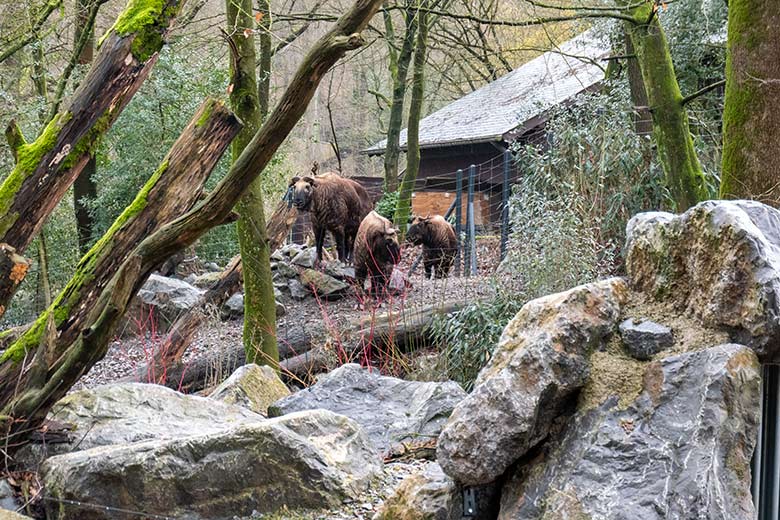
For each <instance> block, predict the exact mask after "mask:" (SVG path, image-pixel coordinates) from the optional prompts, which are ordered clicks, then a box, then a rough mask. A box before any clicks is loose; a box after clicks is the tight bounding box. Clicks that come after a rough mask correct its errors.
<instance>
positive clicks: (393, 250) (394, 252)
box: [375, 226, 401, 264]
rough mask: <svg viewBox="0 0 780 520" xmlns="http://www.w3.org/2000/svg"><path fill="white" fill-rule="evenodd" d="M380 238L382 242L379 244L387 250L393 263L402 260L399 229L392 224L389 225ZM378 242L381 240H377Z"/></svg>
mask: <svg viewBox="0 0 780 520" xmlns="http://www.w3.org/2000/svg"><path fill="white" fill-rule="evenodd" d="M380 238H381V242H380V243H379V244H378V245H379V247H381V248H383V249H384V250H385V251H387V255H388V259H389V260H391V261H392V262H393V264H397V263H398V262H400V261H401V245H400V244H399V243H398V230H397V229H395V228H394V227H392V226H387V227H385V229H384V234H383V235H381V237H380ZM377 242H379V240H377ZM375 244H376V243H375ZM375 247H376V246H375Z"/></svg>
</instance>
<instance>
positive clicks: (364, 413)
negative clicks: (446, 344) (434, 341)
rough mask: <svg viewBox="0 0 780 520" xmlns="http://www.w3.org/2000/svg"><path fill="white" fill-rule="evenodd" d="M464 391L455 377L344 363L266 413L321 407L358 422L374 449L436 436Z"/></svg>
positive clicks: (382, 448) (282, 412)
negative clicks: (397, 373) (405, 375)
mask: <svg viewBox="0 0 780 520" xmlns="http://www.w3.org/2000/svg"><path fill="white" fill-rule="evenodd" d="M464 397H466V392H464V391H463V389H462V388H461V387H460V386H459V385H458V384H457V383H455V382H453V381H448V382H446V383H424V382H417V381H404V380H403V379H397V378H395V377H386V376H382V375H380V374H379V371H377V370H376V369H374V370H368V369H364V368H362V367H361V366H360V365H356V364H347V365H343V366H341V367H339V368H337V369H336V370H334V371H332V372H330V373H328V374H325V375H322V376H320V377H319V378H318V379H317V382H316V383H315V384H314V385H312V386H310V387H308V388H306V389H304V390H301V391H299V392H296V393H294V394H292V395H290V396H289V397H285V398H284V399H281V400H280V401H277V402H276V403H274V405H273V406H271V407H270V408H269V410H268V413H269V415H272V416H273V415H280V414H287V413H291V412H298V411H300V410H312V409H316V408H323V409H325V410H330V411H333V412H336V413H340V414H343V415H346V416H347V417H350V418H352V419H354V420H355V421H357V422H358V423H360V425H361V426H363V428H364V429H365V431H366V433H367V434H368V436H369V438H370V439H371V441H372V442H373V443H374V445H375V446H376V448H377V449H378V450H381V451H382V452H385V451H387V450H388V449H389V448H390V447H391V446H392V445H394V444H396V443H399V442H402V441H406V440H410V439H415V438H418V437H420V436H423V437H435V436H436V435H438V434H439V432H440V431H441V428H442V426H443V425H444V422H445V421H446V420H447V417H449V415H450V413H451V412H452V409H453V408H454V407H455V405H456V404H457V403H458V402H460V401H461V400H462V399H463V398H464Z"/></svg>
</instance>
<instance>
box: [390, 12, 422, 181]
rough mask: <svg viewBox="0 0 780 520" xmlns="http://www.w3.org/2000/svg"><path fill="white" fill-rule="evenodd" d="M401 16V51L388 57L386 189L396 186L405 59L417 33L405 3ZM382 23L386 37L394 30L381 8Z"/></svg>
mask: <svg viewBox="0 0 780 520" xmlns="http://www.w3.org/2000/svg"><path fill="white" fill-rule="evenodd" d="M404 16H405V18H404V19H405V22H406V27H405V32H404V41H403V44H402V45H401V52H400V53H398V55H397V58H396V59H391V63H390V76H391V77H392V78H393V98H392V100H391V102H390V117H389V119H388V123H387V144H386V145H385V190H386V191H388V192H392V191H396V190H398V157H399V156H400V154H401V150H400V136H401V125H402V124H403V117H404V99H406V78H407V76H408V73H409V63H410V62H411V61H412V51H413V50H414V39H415V35H416V33H417V12H416V11H415V10H414V9H412V8H411V6H409V5H408V4H407V7H406V11H405V14H404ZM385 27H386V28H388V31H387V32H388V33H389V34H388V35H387V37H388V38H390V37H392V35H393V34H394V32H393V31H392V19H391V18H390V13H389V12H385ZM393 45H394V44H393ZM391 47H392V45H391ZM390 55H391V57H392V56H395V53H394V52H391V53H390Z"/></svg>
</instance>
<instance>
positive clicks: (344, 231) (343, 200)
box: [290, 172, 372, 262]
mask: <svg viewBox="0 0 780 520" xmlns="http://www.w3.org/2000/svg"><path fill="white" fill-rule="evenodd" d="M290 186H291V187H292V190H293V193H292V201H293V204H294V205H295V207H296V208H298V210H299V211H308V212H310V213H311V223H312V227H313V228H314V241H315V244H316V246H317V260H322V246H323V244H324V242H325V233H326V232H327V231H330V232H331V233H333V238H334V239H335V241H336V249H337V251H338V255H339V259H340V260H341V261H343V262H346V261H348V259H349V258H350V257H351V256H352V248H353V245H354V242H355V235H356V234H357V230H358V227H360V222H361V221H362V220H363V217H365V216H366V215H367V214H368V212H369V211H371V208H372V203H371V196H370V195H369V194H368V192H367V191H366V189H365V188H363V186H361V185H360V184H359V183H357V182H355V181H353V180H352V179H345V178H343V177H341V176H339V175H338V174H336V173H333V172H327V173H323V174H322V175H318V176H316V177H293V178H292V180H291V181H290Z"/></svg>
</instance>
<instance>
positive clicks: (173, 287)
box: [137, 274, 204, 322]
mask: <svg viewBox="0 0 780 520" xmlns="http://www.w3.org/2000/svg"><path fill="white" fill-rule="evenodd" d="M203 293H204V291H203V290H201V289H198V288H197V287H193V286H192V285H190V284H188V283H187V282H185V281H184V280H178V279H176V278H166V277H164V276H159V275H156V274H153V275H151V276H149V279H148V280H147V281H146V283H145V284H144V285H143V287H142V288H141V289H140V290H139V291H138V296H137V300H138V301H140V302H142V303H144V304H146V305H151V306H153V307H155V308H156V309H157V311H158V313H159V315H160V317H162V318H164V319H165V321H167V322H172V321H174V320H175V319H176V318H178V317H179V315H181V313H182V312H184V311H187V310H189V309H191V308H192V307H193V306H194V305H197V304H198V302H199V301H200V297H201V296H202V295H203Z"/></svg>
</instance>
